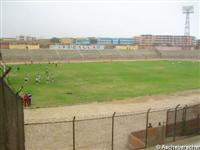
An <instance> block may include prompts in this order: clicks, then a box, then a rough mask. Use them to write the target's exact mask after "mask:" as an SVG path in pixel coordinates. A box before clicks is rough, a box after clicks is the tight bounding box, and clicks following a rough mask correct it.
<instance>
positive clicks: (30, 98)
mask: <svg viewBox="0 0 200 150" xmlns="http://www.w3.org/2000/svg"><path fill="white" fill-rule="evenodd" d="M28 97H29V103H28V106H31V104H32V94H31V93H28Z"/></svg>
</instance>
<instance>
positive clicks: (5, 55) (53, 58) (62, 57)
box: [0, 49, 200, 63]
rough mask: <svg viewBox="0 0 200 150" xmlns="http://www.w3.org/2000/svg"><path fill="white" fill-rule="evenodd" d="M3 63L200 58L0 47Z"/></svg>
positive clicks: (198, 53) (194, 53) (194, 55)
mask: <svg viewBox="0 0 200 150" xmlns="http://www.w3.org/2000/svg"><path fill="white" fill-rule="evenodd" d="M0 54H1V59H2V61H3V62H4V63H30V62H32V63H40V62H41V63H42V62H70V61H90V60H94V61H95V60H97V61H98V60H127V59H129V60H134V59H200V50H116V49H106V50H56V49H55V50H50V49H38V50H27V49H23V50H20V49H14V50H8V49H1V52H0Z"/></svg>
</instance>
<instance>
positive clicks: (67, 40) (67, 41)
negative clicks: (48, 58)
mask: <svg viewBox="0 0 200 150" xmlns="http://www.w3.org/2000/svg"><path fill="white" fill-rule="evenodd" d="M60 43H61V44H68V45H70V44H74V38H61V39H60Z"/></svg>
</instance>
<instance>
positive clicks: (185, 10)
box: [182, 6, 194, 49]
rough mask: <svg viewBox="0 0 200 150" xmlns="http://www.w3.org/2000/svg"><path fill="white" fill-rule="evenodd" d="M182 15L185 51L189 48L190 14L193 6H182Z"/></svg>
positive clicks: (192, 11)
mask: <svg viewBox="0 0 200 150" xmlns="http://www.w3.org/2000/svg"><path fill="white" fill-rule="evenodd" d="M182 13H183V14H185V16H186V19H185V32H184V35H185V42H184V43H185V46H184V47H185V49H190V47H191V39H190V37H189V36H190V14H192V13H194V7H193V6H183V8H182Z"/></svg>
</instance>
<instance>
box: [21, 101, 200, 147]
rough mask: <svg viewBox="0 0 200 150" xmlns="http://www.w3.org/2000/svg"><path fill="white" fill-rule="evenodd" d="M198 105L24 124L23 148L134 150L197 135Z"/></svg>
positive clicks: (199, 106) (199, 124) (199, 109)
mask: <svg viewBox="0 0 200 150" xmlns="http://www.w3.org/2000/svg"><path fill="white" fill-rule="evenodd" d="M199 114H200V104H197V105H193V106H185V107H180V106H179V105H178V106H177V107H176V108H172V109H168V110H167V109H165V110H158V111H153V110H151V109H149V110H148V111H146V112H143V113H124V114H119V113H114V114H113V115H110V116H101V117H97V118H94V117H93V118H87V119H86V118H84V119H83V118H78V117H77V118H76V117H74V118H73V119H72V120H70V121H62V122H61V121H60V122H43V123H27V124H25V134H26V148H27V149H37V150H43V149H48V150H55V149H59V150H134V149H141V148H146V147H150V146H154V145H156V144H162V143H168V142H173V141H175V140H178V139H181V138H185V137H186V136H187V135H195V134H199V131H200V123H199V122H200V120H199Z"/></svg>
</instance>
